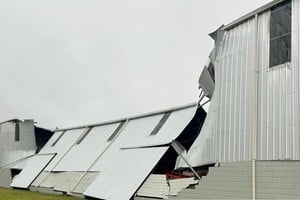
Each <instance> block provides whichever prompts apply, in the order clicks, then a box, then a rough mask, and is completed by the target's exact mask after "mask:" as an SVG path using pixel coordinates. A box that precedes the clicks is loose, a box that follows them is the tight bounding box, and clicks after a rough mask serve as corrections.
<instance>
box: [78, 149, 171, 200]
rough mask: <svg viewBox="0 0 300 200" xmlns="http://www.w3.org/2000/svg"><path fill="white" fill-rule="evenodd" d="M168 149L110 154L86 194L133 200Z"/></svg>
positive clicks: (123, 151)
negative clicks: (131, 199)
mask: <svg viewBox="0 0 300 200" xmlns="http://www.w3.org/2000/svg"><path fill="white" fill-rule="evenodd" d="M167 150H168V147H159V148H142V149H130V150H120V151H118V152H116V154H110V155H109V156H107V157H106V159H105V160H103V162H102V166H101V173H100V174H99V176H98V177H97V178H96V180H95V181H94V182H93V183H92V184H91V185H90V186H89V187H88V189H87V190H86V191H85V192H84V195H86V196H90V197H95V198H101V199H110V200H126V199H127V200H129V199H130V198H131V197H132V196H133V194H134V193H135V192H136V191H137V189H138V188H139V187H140V185H141V184H142V182H143V181H144V180H145V179H146V177H147V176H148V175H149V173H150V172H151V170H152V169H153V167H154V166H155V165H156V164H157V162H158V161H159V159H160V158H161V157H162V156H163V155H164V154H165V152H166V151H167ZM112 158H113V159H112Z"/></svg>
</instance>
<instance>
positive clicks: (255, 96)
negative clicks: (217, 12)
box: [252, 14, 259, 200]
mask: <svg viewBox="0 0 300 200" xmlns="http://www.w3.org/2000/svg"><path fill="white" fill-rule="evenodd" d="M254 26H255V27H254V50H253V51H254V52H253V65H254V86H253V112H252V199H253V200H255V199H256V159H257V152H256V151H257V149H256V148H257V126H258V123H257V119H258V117H257V115H258V103H257V101H258V73H259V71H258V14H256V15H255V21H254Z"/></svg>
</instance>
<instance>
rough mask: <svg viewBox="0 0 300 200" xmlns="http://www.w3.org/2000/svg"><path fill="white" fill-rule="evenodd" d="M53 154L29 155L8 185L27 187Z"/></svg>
mask: <svg viewBox="0 0 300 200" xmlns="http://www.w3.org/2000/svg"><path fill="white" fill-rule="evenodd" d="M54 156H55V154H52V155H50V154H48V155H35V156H33V157H31V158H30V160H28V163H27V164H26V166H25V168H24V169H23V170H22V171H21V173H20V174H19V175H17V176H16V177H15V178H14V179H13V182H12V183H11V185H10V186H11V187H17V188H28V187H29V186H30V184H31V183H32V182H33V181H34V179H35V178H36V177H37V176H38V175H39V174H40V173H41V172H42V171H43V169H44V168H45V167H46V165H47V164H48V163H49V162H50V161H51V159H53V157H54Z"/></svg>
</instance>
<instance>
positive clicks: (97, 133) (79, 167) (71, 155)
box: [52, 123, 120, 171]
mask: <svg viewBox="0 0 300 200" xmlns="http://www.w3.org/2000/svg"><path fill="white" fill-rule="evenodd" d="M119 124H120V123H115V124H110V125H104V126H100V127H95V128H93V129H92V130H91V131H90V132H89V134H88V135H87V136H86V138H85V139H84V140H83V141H82V142H81V143H80V144H76V145H74V146H73V147H72V149H71V150H70V151H69V152H68V154H67V155H66V156H65V157H64V158H63V159H62V160H61V161H60V162H59V163H58V165H57V166H56V167H55V168H54V169H53V170H52V171H87V170H88V169H89V167H90V166H91V165H92V163H93V162H94V161H95V160H96V159H97V157H98V156H99V155H100V154H101V153H102V152H103V151H104V150H105V148H106V147H107V146H108V145H109V144H110V143H111V141H109V142H108V141H107V139H108V138H109V137H110V136H111V134H113V132H114V130H115V129H116V128H117V127H118V125H119ZM67 134H68V133H67ZM79 155H80V156H79Z"/></svg>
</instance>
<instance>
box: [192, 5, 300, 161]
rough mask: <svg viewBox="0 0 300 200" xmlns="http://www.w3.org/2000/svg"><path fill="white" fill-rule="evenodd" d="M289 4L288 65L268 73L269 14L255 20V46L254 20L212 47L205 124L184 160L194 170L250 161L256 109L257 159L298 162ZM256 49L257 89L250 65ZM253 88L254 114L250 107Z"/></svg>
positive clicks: (297, 84)
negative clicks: (213, 77)
mask: <svg viewBox="0 0 300 200" xmlns="http://www.w3.org/2000/svg"><path fill="white" fill-rule="evenodd" d="M292 2H293V3H292V61H291V62H290V63H285V64H281V65H280V66H275V67H272V68H271V69H270V68H269V46H270V42H269V40H270V39H269V38H270V32H269V26H270V24H269V23H270V10H267V11H265V12H264V13H261V14H259V16H258V32H257V33H258V41H254V38H255V20H254V18H251V19H249V20H248V21H246V22H244V23H241V24H239V25H237V26H235V27H233V28H232V29H230V30H224V35H223V38H221V42H220V45H219V44H217V46H216V47H215V48H217V51H216V52H217V55H216V60H215V61H214V66H215V74H216V80H215V81H216V84H215V92H214V95H213V97H212V100H211V101H212V102H211V105H210V108H209V112H208V115H207V119H206V120H205V123H204V126H203V128H202V130H201V133H200V135H199V137H198V138H197V140H196V141H195V143H194V144H193V146H192V147H191V149H190V151H189V152H188V154H187V157H188V159H189V160H190V162H191V163H192V164H193V165H194V166H197V165H203V164H209V163H211V162H231V161H249V160H251V159H252V155H251V152H252V141H251V138H252V129H253V121H252V120H253V119H252V118H253V117H252V113H253V112H254V110H256V109H257V110H258V112H257V116H256V117H257V119H256V120H257V146H256V148H257V159H258V160H286V159H288V160H290V159H291V160H299V159H300V158H299V152H300V145H299V142H300V116H299V114H300V89H299V88H300V80H299V77H300V69H299V67H300V66H299V65H300V63H299V55H300V33H299V31H300V30H299V29H300V28H299V26H300V19H299V18H300V13H299V11H300V2H299V0H293V1H292ZM256 43H257V45H258V46H257V49H258V72H257V73H258V84H257V86H256V85H255V82H254V80H255V77H254V75H255V74H256V72H255V71H254V70H255V67H257V66H254V62H253V61H254V47H255V46H254V45H256ZM254 87H257V88H256V89H257V91H258V96H257V104H258V108H256V107H255V105H254V102H253V97H254V96H253V95H254V91H255V88H254ZM209 144H213V145H209ZM209 155H210V156H209Z"/></svg>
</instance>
